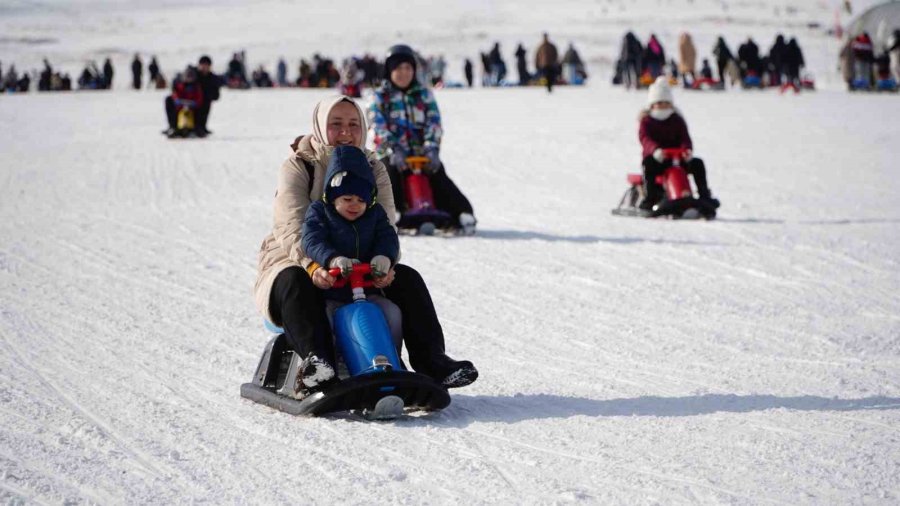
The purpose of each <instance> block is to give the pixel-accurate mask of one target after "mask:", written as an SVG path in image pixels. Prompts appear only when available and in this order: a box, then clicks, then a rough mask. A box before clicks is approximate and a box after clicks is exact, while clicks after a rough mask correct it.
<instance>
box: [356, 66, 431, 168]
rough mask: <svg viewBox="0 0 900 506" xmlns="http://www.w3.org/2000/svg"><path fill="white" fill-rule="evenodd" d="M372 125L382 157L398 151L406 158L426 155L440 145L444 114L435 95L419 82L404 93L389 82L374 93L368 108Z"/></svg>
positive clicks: (378, 153)
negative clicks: (405, 155) (442, 115)
mask: <svg viewBox="0 0 900 506" xmlns="http://www.w3.org/2000/svg"><path fill="white" fill-rule="evenodd" d="M368 112H369V125H370V126H371V128H372V134H373V135H372V138H373V139H374V142H375V153H376V155H378V157H379V158H384V157H386V156H389V155H390V154H391V153H393V152H394V151H395V150H398V149H400V150H402V151H403V152H405V153H406V154H407V155H423V154H425V151H427V150H429V149H439V148H440V145H441V136H442V135H443V129H442V128H441V113H440V111H438V106H437V102H435V100H434V95H432V93H431V91H430V90H428V89H427V88H424V87H422V86H421V85H420V84H419V83H418V82H415V83H413V84H412V85H411V86H410V87H409V89H407V90H406V91H405V92H404V91H401V90H398V89H397V88H395V87H394V86H393V85H391V84H390V82H388V83H386V84H385V85H383V86H382V87H380V88H379V89H377V90H375V98H374V99H373V101H372V104H371V105H370V106H369V111H368Z"/></svg>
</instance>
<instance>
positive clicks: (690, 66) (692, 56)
mask: <svg viewBox="0 0 900 506" xmlns="http://www.w3.org/2000/svg"><path fill="white" fill-rule="evenodd" d="M696 71H697V48H695V47H694V41H693V40H691V35H690V34H689V33H687V32H684V33H682V34H681V36H679V37H678V73H680V74H681V76H682V79H683V80H684V82H685V83H687V84H690V83H693V82H694V77H695V76H696ZM688 74H690V76H691V79H690V82H688V79H687V76H688Z"/></svg>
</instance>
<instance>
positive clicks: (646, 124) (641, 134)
mask: <svg viewBox="0 0 900 506" xmlns="http://www.w3.org/2000/svg"><path fill="white" fill-rule="evenodd" d="M647 107H648V108H647V109H644V110H642V111H641V114H640V118H639V119H640V126H639V128H638V138H639V139H640V141H641V147H642V149H643V153H642V156H643V162H642V165H643V168H644V189H645V190H646V193H645V195H646V197H645V198H644V200H643V201H642V202H641V203H640V204H639V205H638V207H639V208H640V209H641V210H643V211H647V212H649V211H651V210H652V209H653V206H655V205H656V204H657V203H659V201H660V200H662V197H663V188H662V186H660V185H659V184H658V183H657V182H656V176H659V175H661V174H662V173H663V172H664V171H665V170H666V168H667V166H666V165H665V164H664V162H665V161H666V160H665V155H664V154H663V150H664V149H667V148H683V149H686V150H687V151H686V154H685V162H686V163H685V165H684V168H685V170H686V171H687V173H688V174H691V175H692V176H693V177H694V183H695V184H696V186H697V193H698V195H699V200H705V201H707V202H708V203H709V204H711V205H712V206H713V209H715V208H718V207H719V201H718V200H716V199H714V198H712V195H711V193H710V190H709V187H708V186H707V184H706V167H705V165H704V164H703V160H701V159H699V158H696V157H694V156H693V154H692V149H693V143H692V142H691V136H690V134H688V127H687V123H686V122H685V121H684V118H683V117H682V116H681V114H680V113H679V112H678V111H677V110H676V109H675V105H674V98H673V95H672V89H671V88H670V87H669V83H668V82H666V79H665V78H664V77H660V78H657V80H656V82H654V83H653V84H652V85H650V90H649V93H648V98H647Z"/></svg>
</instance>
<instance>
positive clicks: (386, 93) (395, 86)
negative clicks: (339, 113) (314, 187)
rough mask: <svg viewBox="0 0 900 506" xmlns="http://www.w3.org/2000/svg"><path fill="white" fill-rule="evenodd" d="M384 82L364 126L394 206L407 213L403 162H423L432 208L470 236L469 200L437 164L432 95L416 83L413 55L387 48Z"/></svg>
mask: <svg viewBox="0 0 900 506" xmlns="http://www.w3.org/2000/svg"><path fill="white" fill-rule="evenodd" d="M384 66H385V73H386V75H387V79H385V82H384V83H383V84H382V85H381V87H380V88H378V89H377V90H375V93H374V96H373V100H372V103H371V105H370V106H369V123H370V124H371V128H372V133H373V137H374V141H375V153H376V154H377V155H378V156H379V157H380V158H382V161H383V162H384V163H385V165H386V166H387V169H388V174H390V177H391V185H392V187H393V191H394V204H396V205H397V210H398V211H400V212H405V211H406V198H405V196H404V191H403V188H404V186H403V185H404V180H405V172H406V171H407V170H408V167H407V164H406V157H408V156H414V155H415V156H426V157H428V160H429V163H428V164H427V165H426V166H425V170H424V172H425V173H426V175H427V176H428V180H429V182H430V183H431V190H432V192H433V193H434V204H435V206H436V207H437V208H438V209H441V210H443V211H446V212H448V213H449V214H450V216H451V217H452V218H453V220H454V222H455V223H454V226H455V227H456V228H459V229H460V230H461V231H462V232H463V233H465V234H467V235H469V234H474V233H475V223H476V220H475V216H474V211H473V210H472V204H470V203H469V199H467V198H466V196H465V195H463V193H462V192H461V191H460V189H459V188H458V187H457V186H456V183H454V182H453V181H452V180H451V179H450V178H449V177H448V176H447V170H446V168H445V167H444V164H443V163H442V162H441V159H440V148H441V137H442V136H443V128H442V127H441V113H440V111H439V110H438V106H437V102H436V101H435V99H434V95H433V94H432V93H431V91H430V90H429V89H428V88H425V87H424V86H422V85H421V83H419V82H418V81H417V80H416V56H415V52H414V51H413V50H412V48H410V47H409V46H407V45H405V44H398V45H396V46H392V47H391V48H390V49H389V50H388V56H387V59H386V60H385V62H384Z"/></svg>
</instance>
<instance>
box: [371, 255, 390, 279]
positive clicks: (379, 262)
mask: <svg viewBox="0 0 900 506" xmlns="http://www.w3.org/2000/svg"><path fill="white" fill-rule="evenodd" d="M369 266H370V267H372V275H373V276H375V277H376V278H383V277H385V276H387V274H388V271H389V270H391V259H390V258H388V257H386V256H384V255H375V256H374V257H372V261H371V262H369Z"/></svg>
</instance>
